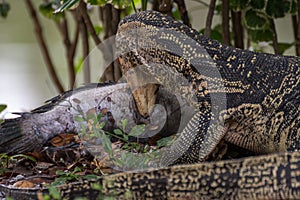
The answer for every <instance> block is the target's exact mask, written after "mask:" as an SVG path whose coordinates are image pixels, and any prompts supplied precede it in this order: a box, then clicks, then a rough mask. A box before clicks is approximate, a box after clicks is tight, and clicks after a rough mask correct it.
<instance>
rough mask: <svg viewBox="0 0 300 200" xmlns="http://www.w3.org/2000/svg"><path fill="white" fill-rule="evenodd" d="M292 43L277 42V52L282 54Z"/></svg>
mask: <svg viewBox="0 0 300 200" xmlns="http://www.w3.org/2000/svg"><path fill="white" fill-rule="evenodd" d="M293 45H294V43H278V50H279V54H283V53H284V52H285V51H286V50H288V49H289V48H291V47H292V46H293Z"/></svg>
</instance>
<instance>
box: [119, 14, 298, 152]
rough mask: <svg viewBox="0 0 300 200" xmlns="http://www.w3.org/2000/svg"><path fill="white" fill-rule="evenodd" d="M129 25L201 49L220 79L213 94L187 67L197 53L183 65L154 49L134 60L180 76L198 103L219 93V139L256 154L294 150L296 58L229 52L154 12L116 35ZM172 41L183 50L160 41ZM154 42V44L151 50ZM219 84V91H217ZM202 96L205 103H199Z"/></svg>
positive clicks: (131, 19) (129, 22)
mask: <svg viewBox="0 0 300 200" xmlns="http://www.w3.org/2000/svg"><path fill="white" fill-rule="evenodd" d="M130 26H131V27H135V26H136V27H147V29H148V30H149V31H151V32H153V35H155V34H156V35H160V36H158V38H159V37H161V35H162V33H161V32H163V31H164V30H172V31H175V32H177V33H182V35H184V36H185V35H186V36H188V37H189V38H191V39H193V40H195V41H196V42H197V43H198V44H199V45H200V46H202V48H204V49H205V51H206V52H207V54H208V55H209V56H210V58H211V61H212V62H214V63H215V65H216V67H217V69H218V71H219V73H220V74H221V77H222V79H218V80H217V81H216V82H213V84H215V86H214V85H213V87H215V88H217V89H216V90H215V91H213V90H211V91H209V89H208V90H207V88H204V90H201V89H203V88H202V87H199V86H201V85H202V84H203V83H204V82H205V79H206V78H210V77H209V76H206V75H205V74H204V75H203V74H199V73H198V72H197V71H196V70H195V67H194V66H193V65H190V63H191V62H189V61H193V60H199V59H202V57H203V55H201V51H200V54H199V53H198V54H195V56H193V55H191V56H189V57H188V61H182V59H180V57H178V56H176V55H174V54H172V53H170V52H160V50H159V49H154V50H152V49H147V50H143V49H140V50H139V55H142V57H144V58H145V60H147V61H158V62H161V63H163V64H167V65H169V66H171V67H172V68H175V69H176V70H177V71H178V72H180V73H181V74H183V75H184V76H185V77H186V78H187V79H188V80H189V82H190V83H191V84H192V87H193V88H194V89H196V93H197V98H198V101H199V102H203V101H204V102H208V104H210V101H209V98H210V97H209V95H205V93H206V94H207V93H208V94H209V93H213V92H216V93H225V94H226V97H227V99H226V102H227V110H224V112H223V114H222V116H223V118H224V119H225V120H226V124H227V127H228V131H227V132H228V133H232V134H227V136H226V137H225V139H227V140H228V141H230V142H232V143H234V144H237V145H239V146H242V147H245V148H247V149H250V150H253V151H256V152H260V153H261V152H274V151H285V150H296V149H300V139H299V138H300V137H299V135H298V133H299V129H300V128H299V127H300V116H299V110H300V106H299V104H300V102H299V101H300V100H299V99H300V93H299V85H300V79H299V77H300V68H299V64H300V59H299V57H293V56H282V55H272V54H266V53H255V52H251V51H247V50H241V49H238V48H234V47H229V46H226V45H224V44H221V43H219V42H217V41H215V40H211V39H209V38H206V37H205V36H203V35H201V34H199V33H198V32H197V31H196V30H194V29H191V28H189V27H187V26H186V25H184V24H182V23H180V22H178V21H175V20H173V19H172V18H171V17H168V16H165V15H163V14H161V13H158V12H154V11H145V12H140V13H136V14H134V15H131V16H129V17H127V18H125V19H124V20H123V21H122V22H121V23H120V28H119V30H120V31H121V32H122V29H126V28H127V27H130ZM158 30H159V31H158ZM149 35H151V34H149ZM173 36H174V35H173ZM153 41H154V43H155V40H153ZM178 41H179V42H180V43H181V45H182V44H183V45H184V41H183V40H182V39H181V38H176V36H175V37H172V38H167V39H166V40H164V41H163V42H167V43H169V42H171V43H172V42H173V43H174V44H175V45H176V43H177V42H178ZM159 42H160V41H159V40H158V41H157V46H159ZM178 47H180V46H179V45H178ZM183 47H185V48H186V47H187V46H183ZM182 49H183V48H182ZM182 49H179V50H178V51H181V50H182ZM192 50H193V49H192ZM197 50H198V49H196V51H197ZM187 53H188V52H187ZM202 53H203V52H202ZM204 54H205V52H204ZM131 57H134V55H133V56H132V55H131ZM199 57H201V58H199ZM127 59H131V58H130V57H127ZM196 62H197V61H196ZM210 67H211V66H210V65H207V68H208V69H206V70H207V71H209V68H210ZM203 71H205V69H204V70H203ZM222 84H223V86H224V87H223V88H218V85H222ZM179 87H180V85H179ZM213 89H214V88H213ZM205 90H206V91H205ZM207 91H208V92H207ZM203 96H204V97H205V98H201V97H203ZM207 99H208V100H207ZM202 105H203V104H202ZM207 108H208V109H209V106H208V107H207Z"/></svg>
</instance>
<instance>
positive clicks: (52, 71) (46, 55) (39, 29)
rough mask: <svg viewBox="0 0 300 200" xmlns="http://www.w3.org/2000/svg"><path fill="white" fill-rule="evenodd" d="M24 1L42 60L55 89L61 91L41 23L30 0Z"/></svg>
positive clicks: (61, 87) (62, 89)
mask: <svg viewBox="0 0 300 200" xmlns="http://www.w3.org/2000/svg"><path fill="white" fill-rule="evenodd" d="M25 3H26V6H27V9H28V11H29V13H30V15H31V19H32V21H33V24H34V27H35V33H36V37H37V40H38V43H39V46H40V48H41V51H42V55H43V57H44V60H45V62H46V66H47V69H48V71H49V73H50V77H51V78H52V80H53V82H54V84H55V86H56V88H57V90H58V91H59V92H63V91H64V88H63V86H62V84H61V82H60V80H59V78H58V76H57V74H56V71H55V68H54V65H53V63H52V60H51V58H50V54H49V51H48V48H47V45H46V42H45V39H44V36H43V33H42V27H41V24H40V22H39V19H38V17H37V14H36V11H35V9H34V7H33V5H32V2H31V0H26V1H25Z"/></svg>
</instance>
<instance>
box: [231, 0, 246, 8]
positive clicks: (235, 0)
mask: <svg viewBox="0 0 300 200" xmlns="http://www.w3.org/2000/svg"><path fill="white" fill-rule="evenodd" d="M248 4H249V0H230V1H229V6H230V8H231V9H233V10H242V9H244V8H246V7H247V6H248Z"/></svg>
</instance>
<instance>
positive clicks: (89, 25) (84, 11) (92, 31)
mask: <svg viewBox="0 0 300 200" xmlns="http://www.w3.org/2000/svg"><path fill="white" fill-rule="evenodd" d="M78 8H79V11H80V13H81V16H82V17H83V19H84V23H85V24H86V27H87V30H88V31H89V33H90V34H91V36H92V38H93V40H94V42H95V44H96V45H97V46H98V45H99V44H100V43H101V40H100V38H99V37H98V36H97V34H96V31H95V29H94V27H93V24H92V21H91V19H90V17H89V15H88V13H87V9H86V3H85V2H83V1H82V0H81V1H80V2H79V5H78Z"/></svg>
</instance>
